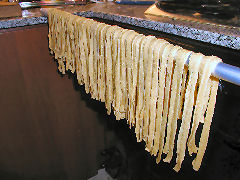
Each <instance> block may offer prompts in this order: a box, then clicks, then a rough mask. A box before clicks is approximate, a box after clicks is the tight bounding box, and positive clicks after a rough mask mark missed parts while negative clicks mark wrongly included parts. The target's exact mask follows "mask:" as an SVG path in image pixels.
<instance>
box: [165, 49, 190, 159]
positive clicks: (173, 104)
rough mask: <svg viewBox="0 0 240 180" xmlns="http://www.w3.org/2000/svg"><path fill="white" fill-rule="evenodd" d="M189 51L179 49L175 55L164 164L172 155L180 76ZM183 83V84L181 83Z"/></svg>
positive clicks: (180, 85) (180, 83)
mask: <svg viewBox="0 0 240 180" xmlns="http://www.w3.org/2000/svg"><path fill="white" fill-rule="evenodd" d="M190 54H191V51H187V50H184V49H181V50H179V51H178V52H177V55H176V65H175V69H174V74H173V79H172V88H171V99H170V107H169V114H168V125H167V136H166V144H165V147H164V151H165V153H166V152H167V157H166V158H165V159H164V162H170V161H171V159H172V155H173V146H174V140H175V135H176V130H177V120H178V109H179V108H178V107H179V104H180V102H179V101H180V93H181V88H182V76H183V71H184V70H183V69H184V64H185V62H186V61H187V59H188V57H189V55H190ZM183 83H185V82H183Z"/></svg>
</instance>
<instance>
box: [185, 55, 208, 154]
mask: <svg viewBox="0 0 240 180" xmlns="http://www.w3.org/2000/svg"><path fill="white" fill-rule="evenodd" d="M208 58H209V57H207V56H206V57H204V58H203V65H202V66H203V68H202V69H201V71H200V76H201V78H200V79H201V81H200V85H199V88H198V94H197V101H196V105H195V109H194V114H193V122H192V128H191V134H190V136H189V138H188V151H189V154H190V155H192V153H197V147H196V144H195V134H196V131H197V128H198V125H199V120H200V119H203V116H204V112H205V109H204V104H203V103H204V100H205V98H204V97H205V94H206V91H207V84H208V79H209V77H210V75H211V68H210V65H211V64H210V63H211V62H210V60H209V59H208ZM205 102H206V101H205Z"/></svg>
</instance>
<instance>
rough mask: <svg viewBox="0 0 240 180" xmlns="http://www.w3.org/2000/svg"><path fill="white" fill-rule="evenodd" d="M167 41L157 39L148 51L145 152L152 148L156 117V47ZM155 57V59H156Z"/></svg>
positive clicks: (157, 63)
mask: <svg viewBox="0 0 240 180" xmlns="http://www.w3.org/2000/svg"><path fill="white" fill-rule="evenodd" d="M165 43H167V41H165V40H162V39H157V40H155V41H154V42H153V43H152V47H150V51H149V63H148V71H147V76H146V78H147V79H146V88H145V93H146V96H145V97H146V98H145V99H146V106H145V117H144V118H149V133H148V139H147V143H146V149H147V151H149V152H150V151H151V149H152V146H153V139H154V134H155V117H156V101H157V90H158V88H157V87H158V66H159V51H158V52H156V49H157V48H156V47H158V48H161V47H162V45H163V44H165ZM156 56H157V57H156Z"/></svg>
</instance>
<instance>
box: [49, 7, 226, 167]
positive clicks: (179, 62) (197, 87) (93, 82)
mask: <svg viewBox="0 0 240 180" xmlns="http://www.w3.org/2000/svg"><path fill="white" fill-rule="evenodd" d="M48 22H49V34H48V37H49V49H50V52H51V53H54V56H55V59H56V60H57V62H58V69H59V72H61V73H62V74H65V73H66V71H70V72H71V73H76V76H77V80H78V83H79V84H80V85H84V86H85V91H86V93H90V95H91V97H92V98H93V99H96V100H99V101H102V102H105V106H106V109H107V114H110V113H111V112H112V111H113V114H114V115H115V117H116V120H120V119H126V122H127V123H128V124H129V126H130V128H132V127H135V133H136V140H137V141H138V142H140V141H142V140H143V141H145V143H146V147H145V149H146V150H147V151H148V152H149V153H150V154H151V155H154V156H157V158H156V162H157V163H159V162H160V161H161V159H162V154H163V153H164V154H166V157H165V158H164V159H163V161H164V162H171V160H172V158H173V157H174V156H173V155H174V154H173V153H174V147H175V146H174V144H175V142H176V139H175V137H177V149H176V153H177V158H176V165H175V167H174V170H175V171H179V170H180V168H181V164H182V162H183V160H184V157H185V151H186V148H188V151H189V154H190V155H192V154H193V153H195V154H196V158H195V159H194V161H193V162H192V165H193V169H194V170H196V171H198V170H199V168H200V166H201V162H202V159H203V156H204V153H205V150H206V147H207V142H208V136H209V131H210V125H211V122H212V117H213V113H214V107H215V102H216V95H217V87H218V79H216V78H214V77H212V76H211V73H212V71H213V70H214V68H215V67H216V65H217V63H219V62H221V60H220V59H219V58H217V57H214V56H211V57H209V56H204V55H202V54H200V53H194V52H191V51H188V50H185V49H183V48H181V47H180V46H175V45H173V44H170V43H169V42H168V41H166V40H163V39H158V38H156V37H154V36H145V35H143V34H139V33H137V32H135V31H133V30H128V29H124V28H121V27H118V26H111V25H107V24H105V23H100V22H97V21H95V20H92V19H88V18H84V17H79V16H76V15H72V14H70V13H67V12H64V11H60V10H57V9H50V10H49V11H48ZM189 57H190V58H189ZM188 60H189V65H188V66H186V62H187V61H188ZM178 120H180V121H181V127H180V130H179V131H178V130H177V124H178ZM191 123H192V124H191ZM200 123H203V129H202V133H201V138H200V142H199V143H198V142H195V141H196V139H195V135H196V132H197V129H198V126H199V124H200ZM190 127H191V129H190ZM189 130H190V131H189ZM189 132H190V133H189Z"/></svg>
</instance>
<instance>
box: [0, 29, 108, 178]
mask: <svg viewBox="0 0 240 180" xmlns="http://www.w3.org/2000/svg"><path fill="white" fill-rule="evenodd" d="M47 33H48V27H47V25H40V26H33V27H32V28H30V29H29V28H21V29H19V30H16V31H11V32H3V33H2V34H0V49H1V50H0V51H1V58H0V62H1V65H0V94H1V100H0V109H1V113H0V179H3V178H1V177H3V176H4V177H5V176H6V177H15V176H16V178H17V177H22V176H24V177H26V179H27V178H30V177H34V179H38V178H39V179H48V178H49V179H53V177H54V178H55V179H86V176H90V174H93V173H94V170H96V168H97V166H98V165H97V163H96V160H97V159H96V158H97V155H98V153H99V151H100V150H101V149H103V148H104V138H103V137H104V127H103V125H102V123H100V122H99V118H98V115H97V113H96V112H95V111H94V110H93V108H90V107H88V105H87V104H86V103H87V102H88V101H89V99H90V98H89V96H86V94H84V93H82V95H81V94H80V91H83V89H82V88H81V87H78V86H77V85H76V83H75V81H74V80H73V78H68V76H67V75H66V76H61V75H60V74H59V73H57V66H56V62H55V61H54V60H53V57H52V56H50V55H49V49H48V39H47ZM74 87H75V89H74ZM76 89H77V90H76ZM101 106H102V105H101Z"/></svg>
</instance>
